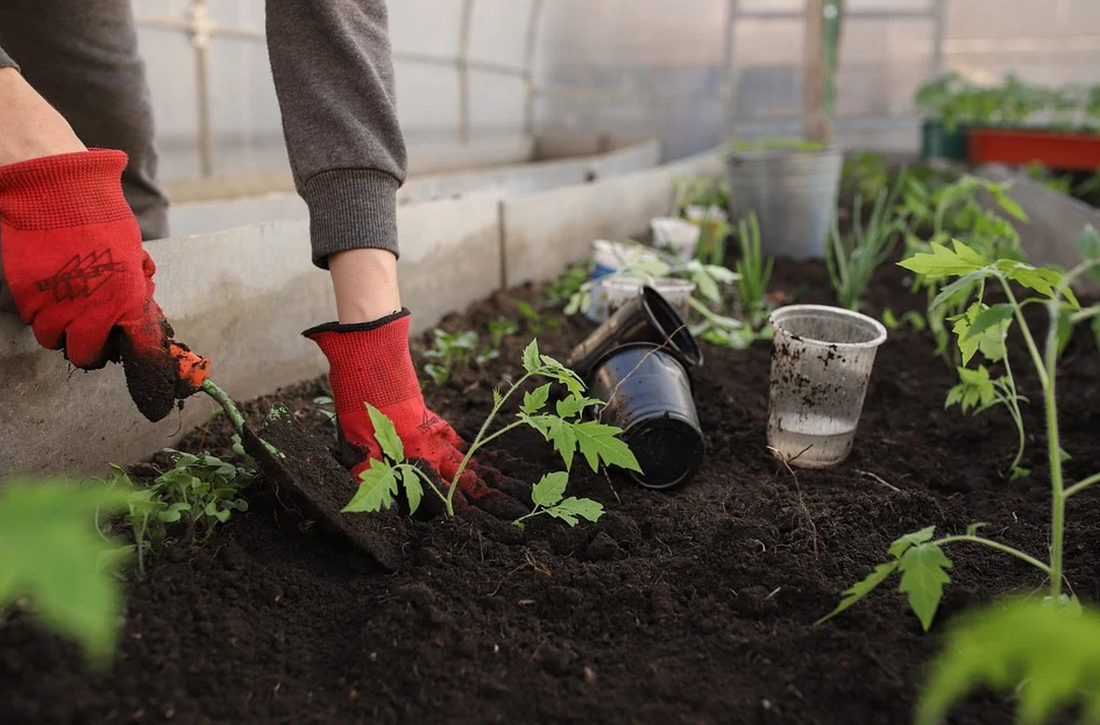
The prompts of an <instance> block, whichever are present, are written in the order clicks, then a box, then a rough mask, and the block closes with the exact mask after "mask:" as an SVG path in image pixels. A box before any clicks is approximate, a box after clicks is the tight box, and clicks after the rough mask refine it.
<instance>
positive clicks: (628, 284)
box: [601, 275, 695, 320]
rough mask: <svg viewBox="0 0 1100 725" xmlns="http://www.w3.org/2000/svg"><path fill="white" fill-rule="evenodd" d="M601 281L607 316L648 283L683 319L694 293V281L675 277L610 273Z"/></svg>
mask: <svg viewBox="0 0 1100 725" xmlns="http://www.w3.org/2000/svg"><path fill="white" fill-rule="evenodd" d="M601 282H602V284H601V287H602V290H601V292H602V294H603V303H604V306H605V309H606V313H607V315H609V316H610V315H612V314H614V312H615V310H617V309H619V308H620V307H622V306H623V305H625V304H626V303H627V302H630V301H631V300H633V299H634V298H636V297H637V296H638V295H639V294H641V291H642V287H643V286H645V285H649V286H650V287H652V288H653V289H655V290H657V291H658V292H660V293H661V296H662V297H664V298H665V299H666V300H667V301H668V303H669V304H670V305H671V306H672V308H673V309H674V310H676V312H678V313H679V314H680V317H682V318H683V319H685V320H686V319H687V317H688V314H689V313H690V312H691V295H692V294H694V293H695V283H694V282H689V281H688V280H686V279H677V278H675V277H666V278H664V279H642V278H641V277H627V276H622V277H619V276H615V275H612V276H610V277H605V278H604V279H603V280H601ZM605 319H606V318H605Z"/></svg>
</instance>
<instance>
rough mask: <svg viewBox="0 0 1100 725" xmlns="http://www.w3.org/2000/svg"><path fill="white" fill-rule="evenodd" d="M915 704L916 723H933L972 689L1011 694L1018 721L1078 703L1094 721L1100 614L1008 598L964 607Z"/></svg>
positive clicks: (1099, 705)
mask: <svg viewBox="0 0 1100 725" xmlns="http://www.w3.org/2000/svg"><path fill="white" fill-rule="evenodd" d="M930 672H931V675H930V677H929V679H928V684H927V685H926V686H925V688H924V692H923V693H922V695H921V698H920V700H919V702H918V703H917V709H916V717H915V723H916V725H938V723H941V722H943V720H944V718H946V717H947V714H948V712H949V711H950V710H951V707H952V706H953V705H954V704H955V703H956V702H958V701H959V700H961V699H962V698H963V697H965V696H966V695H967V694H968V693H969V692H970V691H971V690H973V689H976V688H979V687H984V688H988V689H991V690H993V691H996V692H1002V693H1006V694H1009V695H1013V698H1012V699H1013V700H1015V702H1016V703H1017V708H1018V718H1017V720H1018V722H1020V723H1023V725H1039V724H1040V723H1043V722H1045V721H1046V720H1047V719H1048V718H1049V717H1050V716H1052V715H1054V714H1055V712H1057V711H1058V710H1060V709H1062V708H1066V707H1072V706H1074V705H1078V706H1080V709H1081V714H1082V718H1083V720H1082V721H1083V722H1096V721H1097V720H1098V719H1100V687H1097V686H1096V682H1097V673H1098V672H1100V613H1098V612H1097V611H1096V610H1095V609H1092V608H1082V610H1081V611H1080V613H1079V614H1077V615H1075V614H1074V613H1073V611H1071V610H1068V609H1067V608H1062V607H1049V606H1045V605H1044V604H1042V603H1039V602H1035V601H1023V600H1010V601H1008V602H1006V603H1000V604H995V605H993V606H990V607H985V608H983V609H980V610H977V611H972V612H968V613H966V614H964V615H962V616H961V617H960V618H959V619H958V620H956V622H955V623H953V625H952V626H951V628H950V629H949V631H948V634H947V641H946V643H945V645H944V648H943V651H942V652H941V654H940V655H939V656H938V657H937V658H936V659H935V660H934V661H933V663H932V665H931V669H930Z"/></svg>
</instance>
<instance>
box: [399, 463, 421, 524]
mask: <svg viewBox="0 0 1100 725" xmlns="http://www.w3.org/2000/svg"><path fill="white" fill-rule="evenodd" d="M398 470H399V472H400V474H401V483H403V484H404V485H405V498H406V499H407V500H408V502H409V515H410V516H411V515H413V514H415V513H416V510H417V509H418V508H420V501H421V499H423V498H424V486H422V485H421V483H420V475H419V474H418V473H417V472H416V471H415V470H414V468H413V467H412V466H411V465H406V466H402V467H401V468H400V469H398Z"/></svg>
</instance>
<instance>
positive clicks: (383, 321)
mask: <svg viewBox="0 0 1100 725" xmlns="http://www.w3.org/2000/svg"><path fill="white" fill-rule="evenodd" d="M411 314H412V313H411V312H409V308H408V307H402V308H401V311H400V312H394V313H393V314H389V315H386V316H385V317H380V318H378V319H377V320H373V321H372V322H355V323H352V324H350V325H341V324H340V323H339V322H326V323H324V324H323V325H317V326H316V327H311V328H309V329H308V330H306V331H304V332H303V333H302V336H303V337H310V336H312V335H317V334H320V333H322V332H370V331H371V330H377V329H378V328H379V327H382V326H383V325H388V324H389V323H391V322H395V321H397V320H400V319H401V318H402V317H408V316H409V315H411Z"/></svg>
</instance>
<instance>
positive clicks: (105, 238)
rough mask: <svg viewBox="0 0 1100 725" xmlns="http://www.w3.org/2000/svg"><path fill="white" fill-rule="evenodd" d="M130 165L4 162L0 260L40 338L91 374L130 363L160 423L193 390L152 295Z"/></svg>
mask: <svg viewBox="0 0 1100 725" xmlns="http://www.w3.org/2000/svg"><path fill="white" fill-rule="evenodd" d="M125 166H126V154H124V153H122V152H121V151H107V150H103V149H92V150H90V151H81V152H76V153H65V154H59V155H55V156H44V157H41V158H35V159H30V160H26V161H20V162H18V163H12V164H7V165H4V166H0V264H2V265H3V271H4V277H5V279H6V281H7V284H8V287H9V288H10V291H11V295H12V298H13V299H14V301H15V305H16V308H17V309H18V311H19V316H20V317H21V318H22V319H23V322H24V323H26V324H27V325H30V327H31V329H32V330H33V331H34V336H35V337H36V338H37V339H38V342H39V344H41V345H42V346H43V347H46V348H48V349H50V350H64V351H65V357H66V358H68V360H69V361H70V362H71V363H72V364H73V365H76V366H77V367H80V368H84V369H86V370H93V369H96V368H101V367H103V366H104V365H105V364H106V363H107V362H108V361H117V360H120V359H121V360H122V362H123V363H124V365H125V368H126V384H127V387H128V388H129V389H130V394H131V397H133V399H134V403H135V404H137V407H138V409H139V410H140V411H141V413H142V414H143V415H144V416H145V417H146V418H148V419H149V420H160V419H161V418H163V417H164V416H166V415H168V413H169V411H170V410H171V409H172V406H173V405H174V403H175V401H176V398H177V397H185V396H186V395H187V394H189V393H190V392H193V391H191V390H185V389H183V388H182V387H181V386H180V384H179V380H178V377H179V376H178V369H177V364H176V361H175V359H174V358H173V357H172V355H171V354H170V352H169V348H168V338H169V337H170V336H171V334H172V329H171V327H169V325H168V322H167V321H166V320H165V319H164V315H163V314H162V313H161V310H160V307H158V306H157V303H156V302H154V301H153V272H154V271H155V269H156V268H155V266H154V264H153V261H152V260H151V259H150V258H149V255H148V254H146V253H145V251H144V250H143V249H142V247H141V233H140V232H139V231H138V225H137V220H136V219H135V218H134V215H133V213H132V212H131V211H130V207H129V206H128V205H127V203H126V199H125V198H124V197H123V195H122V184H121V176H122V170H123V168H125Z"/></svg>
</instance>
